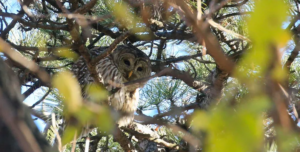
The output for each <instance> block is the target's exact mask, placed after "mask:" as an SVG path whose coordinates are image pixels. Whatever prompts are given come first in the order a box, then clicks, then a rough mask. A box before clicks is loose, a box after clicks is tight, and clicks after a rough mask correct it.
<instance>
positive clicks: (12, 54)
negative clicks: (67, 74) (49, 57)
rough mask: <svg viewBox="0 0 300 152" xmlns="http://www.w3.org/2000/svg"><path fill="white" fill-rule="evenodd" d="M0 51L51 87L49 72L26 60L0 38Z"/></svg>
mask: <svg viewBox="0 0 300 152" xmlns="http://www.w3.org/2000/svg"><path fill="white" fill-rule="evenodd" d="M0 46H1V48H0V51H2V52H3V53H4V54H5V55H6V56H7V57H9V58H10V59H11V60H13V61H14V62H16V63H19V64H20V65H22V66H23V67H24V68H26V69H28V70H29V71H30V72H31V73H32V74H34V75H36V76H37V77H38V78H39V79H40V80H41V81H42V82H43V83H44V84H45V85H46V86H48V87H51V80H50V76H49V74H48V73H47V72H46V71H45V70H43V69H41V68H40V67H39V66H38V65H37V64H36V63H35V62H33V61H30V60H27V59H26V58H25V57H24V56H22V55H21V54H20V53H18V52H16V51H15V50H13V49H12V47H11V46H10V45H9V44H8V43H6V42H5V41H4V40H3V39H2V38H0Z"/></svg>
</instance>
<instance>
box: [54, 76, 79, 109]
mask: <svg viewBox="0 0 300 152" xmlns="http://www.w3.org/2000/svg"><path fill="white" fill-rule="evenodd" d="M52 84H53V87H55V88H57V89H58V91H59V93H60V94H61V95H62V96H63V101H64V104H65V106H66V108H67V111H68V112H70V113H74V112H76V111H78V109H79V108H80V107H81V105H82V96H81V89H80V86H79V84H78V81H77V79H76V78H75V77H73V75H72V73H71V72H69V71H63V72H60V73H58V74H56V75H55V76H54V77H53V80H52Z"/></svg>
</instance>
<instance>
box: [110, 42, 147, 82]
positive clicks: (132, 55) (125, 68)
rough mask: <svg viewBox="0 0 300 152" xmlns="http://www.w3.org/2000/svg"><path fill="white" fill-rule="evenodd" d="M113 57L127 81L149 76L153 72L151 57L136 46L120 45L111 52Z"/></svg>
mask: <svg viewBox="0 0 300 152" xmlns="http://www.w3.org/2000/svg"><path fill="white" fill-rule="evenodd" d="M111 58H112V60H113V61H114V63H115V65H116V66H117V68H118V70H119V72H120V73H121V74H122V75H123V78H124V79H125V80H127V81H132V80H137V79H140V78H143V77H148V76H150V74H151V65H150V60H149V57H148V56H147V55H146V54H145V53H144V52H142V51H141V50H139V49H137V48H135V47H132V46H126V45H120V46H118V48H117V49H116V50H115V51H114V52H113V53H112V54H111Z"/></svg>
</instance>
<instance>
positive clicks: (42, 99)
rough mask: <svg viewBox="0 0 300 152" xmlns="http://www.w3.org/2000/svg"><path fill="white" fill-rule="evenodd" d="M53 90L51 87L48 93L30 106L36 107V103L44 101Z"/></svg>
mask: <svg viewBox="0 0 300 152" xmlns="http://www.w3.org/2000/svg"><path fill="white" fill-rule="evenodd" d="M50 92H51V89H49V90H48V91H47V92H46V94H45V95H44V96H43V97H42V98H41V99H40V100H38V101H37V102H35V103H34V104H33V105H32V106H31V107H30V108H31V109H32V108H34V107H35V106H36V105H38V104H40V103H41V102H42V101H44V99H45V98H46V97H47V96H48V95H49V93H50Z"/></svg>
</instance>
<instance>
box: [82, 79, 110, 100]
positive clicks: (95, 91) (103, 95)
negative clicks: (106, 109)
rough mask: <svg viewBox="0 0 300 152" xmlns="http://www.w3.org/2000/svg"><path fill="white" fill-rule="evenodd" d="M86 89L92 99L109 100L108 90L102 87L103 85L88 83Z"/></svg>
mask: <svg viewBox="0 0 300 152" xmlns="http://www.w3.org/2000/svg"><path fill="white" fill-rule="evenodd" d="M85 91H86V93H87V94H88V96H89V98H90V99H91V100H92V101H97V102H98V101H103V100H107V98H108V92H107V90H106V89H105V88H102V87H101V86H99V85H97V84H96V83H92V84H89V85H87V87H86V90H85Z"/></svg>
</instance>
